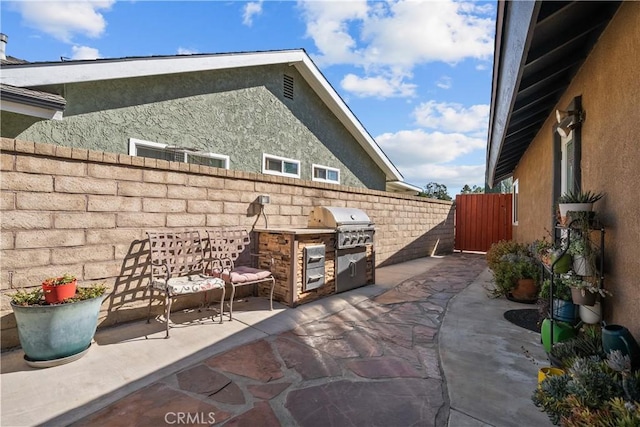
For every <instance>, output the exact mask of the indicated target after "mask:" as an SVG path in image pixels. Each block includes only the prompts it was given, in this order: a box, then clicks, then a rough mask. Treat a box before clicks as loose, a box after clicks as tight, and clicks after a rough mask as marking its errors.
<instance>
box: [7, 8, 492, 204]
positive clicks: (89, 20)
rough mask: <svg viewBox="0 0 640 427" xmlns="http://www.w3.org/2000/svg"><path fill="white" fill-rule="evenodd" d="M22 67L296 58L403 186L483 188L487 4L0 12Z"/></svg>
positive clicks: (489, 24)
mask: <svg viewBox="0 0 640 427" xmlns="http://www.w3.org/2000/svg"><path fill="white" fill-rule="evenodd" d="M0 8H1V12H2V15H1V29H0V31H2V32H3V33H5V34H7V36H8V37H9V40H8V45H7V50H6V53H7V55H9V56H14V57H17V58H21V59H25V60H27V61H58V60H60V58H61V57H64V58H70V59H93V58H117V57H125V56H147V55H175V54H188V53H221V52H240V51H259V50H278V49H297V48H304V49H305V50H306V51H307V53H308V54H309V55H310V56H311V58H312V59H313V61H314V62H315V63H316V65H317V66H318V67H319V68H320V70H321V71H322V73H323V74H324V76H325V77H326V78H327V80H328V81H329V82H330V83H331V85H332V86H333V87H334V88H335V89H336V91H337V92H338V93H339V94H340V96H341V97H342V98H343V99H344V100H345V102H346V103H347V105H348V106H349V108H351V110H352V111H353V112H354V114H355V115H356V116H357V117H358V119H359V120H360V122H361V123H362V124H363V125H364V127H365V128H366V129H367V131H368V132H369V133H370V134H371V136H372V137H373V138H374V139H375V140H376V142H377V143H378V145H380V147H381V148H382V150H383V151H384V152H385V153H386V154H387V156H388V157H389V158H390V159H391V161H392V162H393V163H394V164H395V165H396V167H397V168H398V169H399V170H400V172H401V173H402V175H403V176H404V178H405V181H406V182H409V183H411V184H414V185H417V186H419V187H424V186H425V185H426V184H427V183H429V182H438V183H440V184H444V185H446V186H447V189H448V190H449V194H451V195H455V194H456V193H457V192H458V191H459V190H460V188H461V187H462V186H463V185H464V184H468V185H470V186H473V185H479V186H481V185H483V183H484V168H485V153H486V150H485V148H486V138H487V125H488V118H489V102H490V92H491V74H492V61H493V57H492V56H493V36H494V31H495V14H496V4H495V1H491V2H479V1H474V2H463V1H456V2H453V1H445V0H442V1H432V0H430V1H417V0H410V1H403V0H393V1H374V2H371V1H369V2H367V1H364V0H326V1H319V0H314V1H303V0H301V1H253V2H248V1H117V2H116V1H111V0H96V1H74V2H72V1H30V0H27V1H19V2H10V1H2V2H1V5H0Z"/></svg>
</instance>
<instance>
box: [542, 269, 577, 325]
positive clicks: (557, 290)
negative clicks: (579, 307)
mask: <svg viewBox="0 0 640 427" xmlns="http://www.w3.org/2000/svg"><path fill="white" fill-rule="evenodd" d="M550 297H551V280H550V279H545V280H544V281H543V282H542V286H541V288H540V298H544V299H550ZM552 312H553V318H554V319H555V320H559V321H561V322H567V323H574V322H575V321H576V306H575V304H574V303H573V301H572V299H571V288H570V287H569V286H568V284H567V283H566V281H565V280H564V278H563V276H558V277H557V278H556V280H554V281H553V311H552Z"/></svg>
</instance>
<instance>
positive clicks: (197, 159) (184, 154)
mask: <svg viewBox="0 0 640 427" xmlns="http://www.w3.org/2000/svg"><path fill="white" fill-rule="evenodd" d="M129 155H130V156H139V157H149V158H152V159H161V160H169V161H172V162H185V163H192V164H196V165H204V166H211V167H214V168H222V169H229V156H224V155H222V154H214V153H206V152H205V153H203V152H199V151H192V150H189V149H187V148H180V147H172V146H169V145H167V144H161V143H158V142H151V141H142V140H140V139H135V138H129Z"/></svg>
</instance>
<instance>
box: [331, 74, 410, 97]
mask: <svg viewBox="0 0 640 427" xmlns="http://www.w3.org/2000/svg"><path fill="white" fill-rule="evenodd" d="M340 86H341V87H342V88H343V89H344V90H346V91H347V92H351V93H353V94H355V95H356V96H359V97H367V96H373V97H379V98H390V97H411V96H415V92H416V85H414V84H410V83H404V82H403V81H402V79H401V78H396V77H390V78H386V77H383V76H377V77H358V76H356V75H355V74H347V75H346V76H345V77H344V78H343V79H342V81H341V82H340Z"/></svg>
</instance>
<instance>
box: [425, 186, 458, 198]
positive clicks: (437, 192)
mask: <svg viewBox="0 0 640 427" xmlns="http://www.w3.org/2000/svg"><path fill="white" fill-rule="evenodd" d="M421 195H422V196H425V197H429V198H431V199H440V200H451V196H450V195H449V193H447V186H446V185H444V184H438V183H437V182H430V183H428V184H427V185H426V187H424V191H423V192H422V194H421Z"/></svg>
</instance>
